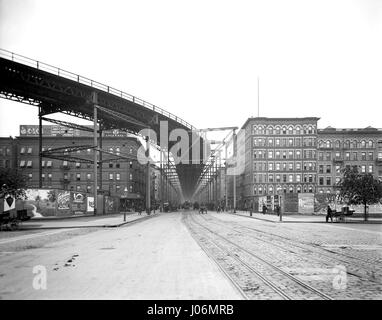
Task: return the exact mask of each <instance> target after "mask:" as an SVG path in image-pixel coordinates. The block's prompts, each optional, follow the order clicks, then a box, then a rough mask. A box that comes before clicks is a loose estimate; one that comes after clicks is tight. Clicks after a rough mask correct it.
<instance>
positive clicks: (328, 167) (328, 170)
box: [326, 164, 332, 173]
mask: <svg viewBox="0 0 382 320" xmlns="http://www.w3.org/2000/svg"><path fill="white" fill-rule="evenodd" d="M331 170H332V166H331V165H330V164H328V165H327V166H326V173H330V172H331Z"/></svg>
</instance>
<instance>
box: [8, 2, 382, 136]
mask: <svg viewBox="0 0 382 320" xmlns="http://www.w3.org/2000/svg"><path fill="white" fill-rule="evenodd" d="M0 47H1V48H3V49H7V50H10V51H14V52H15V53H19V54H22V55H25V56H28V57H31V58H34V59H37V60H40V61H43V62H46V63H49V64H52V65H55V66H57V67H61V68H62V69H66V70H69V71H72V72H74V73H77V74H80V75H83V76H87V77H89V78H92V79H94V80H97V81H100V82H102V83H105V84H108V85H110V86H113V87H115V88H118V89H121V90H123V91H125V92H128V93H130V94H132V95H135V96H137V97H140V98H142V99H145V100H146V101H149V102H151V103H153V104H155V105H158V106H160V107H162V108H164V109H166V110H167V111H170V112H172V113H174V114H176V115H177V116H180V117H181V118H183V119H185V120H187V121H188V122H190V123H191V124H193V125H194V126H196V127H197V128H206V127H219V126H241V125H242V124H243V123H244V122H245V120H246V119H247V118H248V117H250V116H257V95H258V92H257V78H258V77H259V78H260V116H265V117H304V116H316V117H320V118H321V120H320V121H319V127H320V128H324V127H326V126H328V125H331V126H333V127H360V128H363V127H366V126H368V125H371V126H374V127H380V128H381V127H382V117H381V116H382V111H381V110H382V1H378V0H371V1H368V0H344V1H336V0H330V1H323V0H319V1H306V0H304V1H284V0H283V1H269V0H268V1H254V0H251V1H239V0H235V1H222V0H219V1H209V0H203V1H198V0H192V1H181V0H174V1H165V0H161V1H157V0H156V1H155V0H153V1H148V0H139V1H138V0H137V1H112V0H108V1H95V0H91V1H84V0H76V1H70V0H62V1H54V0H49V1H48V0H46V1H43V0H39V1H37V0H0ZM37 123H38V120H37V111H36V108H35V107H31V106H27V105H23V104H18V103H14V102H9V101H7V100H4V99H0V136H8V135H13V136H15V135H18V133H19V124H37ZM47 124H48V123H47Z"/></svg>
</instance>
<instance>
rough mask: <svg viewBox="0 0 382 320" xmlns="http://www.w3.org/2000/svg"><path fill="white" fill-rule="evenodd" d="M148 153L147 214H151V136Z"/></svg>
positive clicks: (147, 146)
mask: <svg viewBox="0 0 382 320" xmlns="http://www.w3.org/2000/svg"><path fill="white" fill-rule="evenodd" d="M146 149H147V150H146V152H147V159H148V161H147V180H146V213H147V214H150V207H151V199H150V197H151V194H150V191H151V188H150V182H151V181H150V180H151V175H150V142H149V136H147V137H146Z"/></svg>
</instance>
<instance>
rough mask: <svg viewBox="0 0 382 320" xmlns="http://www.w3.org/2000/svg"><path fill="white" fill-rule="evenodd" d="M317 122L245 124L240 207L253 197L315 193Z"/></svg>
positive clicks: (285, 120)
mask: <svg viewBox="0 0 382 320" xmlns="http://www.w3.org/2000/svg"><path fill="white" fill-rule="evenodd" d="M318 119H319V118H314V117H309V118H264V117H259V118H249V119H248V120H247V121H246V122H245V124H244V125H243V127H242V130H245V137H246V138H245V139H246V142H245V146H246V151H245V172H244V174H243V175H244V179H242V180H243V181H244V182H243V183H242V184H241V185H242V187H243V189H244V192H243V191H241V194H242V196H241V202H242V203H241V205H243V203H246V202H247V201H251V200H252V199H253V197H254V196H263V195H275V194H280V193H287V192H288V193H299V192H315V191H316V190H315V186H316V181H317V174H316V172H317V154H316V153H317V147H316V144H317V121H318ZM239 186H240V184H239ZM243 201H244V202H243Z"/></svg>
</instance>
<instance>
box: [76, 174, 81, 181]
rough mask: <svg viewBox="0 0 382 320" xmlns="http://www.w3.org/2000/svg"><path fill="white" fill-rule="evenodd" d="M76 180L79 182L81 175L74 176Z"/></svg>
mask: <svg viewBox="0 0 382 320" xmlns="http://www.w3.org/2000/svg"><path fill="white" fill-rule="evenodd" d="M76 180H77V181H80V180H81V173H77V174H76Z"/></svg>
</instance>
